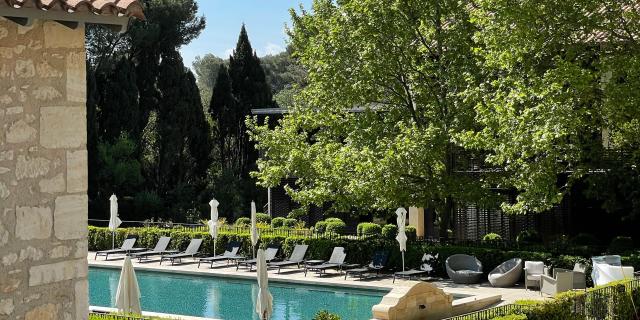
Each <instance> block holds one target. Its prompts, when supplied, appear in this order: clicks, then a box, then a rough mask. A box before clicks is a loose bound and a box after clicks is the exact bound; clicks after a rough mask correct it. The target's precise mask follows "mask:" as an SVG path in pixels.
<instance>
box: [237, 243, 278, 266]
mask: <svg viewBox="0 0 640 320" xmlns="http://www.w3.org/2000/svg"><path fill="white" fill-rule="evenodd" d="M278 250H279V248H278V247H268V248H267V250H266V251H265V253H264V259H265V260H266V261H267V263H268V262H270V261H272V260H274V259H275V258H276V255H277V254H278ZM257 263H258V259H257V258H256V259H249V260H243V261H238V262H237V263H236V271H237V270H238V269H239V268H240V266H243V267H247V268H249V271H251V270H252V269H253V266H255V265H256V264H257Z"/></svg>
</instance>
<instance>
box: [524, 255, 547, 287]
mask: <svg viewBox="0 0 640 320" xmlns="http://www.w3.org/2000/svg"><path fill="white" fill-rule="evenodd" d="M546 274H547V267H546V266H545V265H544V262H542V261H525V262H524V288H525V289H528V288H529V287H538V288H540V287H541V277H542V275H546Z"/></svg>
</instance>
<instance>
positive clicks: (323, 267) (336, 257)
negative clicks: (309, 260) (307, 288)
mask: <svg viewBox="0 0 640 320" xmlns="http://www.w3.org/2000/svg"><path fill="white" fill-rule="evenodd" d="M346 257H347V254H346V253H345V252H344V248H343V247H335V248H333V252H332V253H331V258H329V261H328V262H325V263H323V264H319V265H306V266H305V267H304V276H305V277H306V276H307V272H308V271H309V270H311V271H315V272H316V273H318V276H319V277H322V275H323V274H324V273H326V271H327V270H330V269H336V270H338V271H340V270H341V269H342V266H343V265H344V259H345V258H346Z"/></svg>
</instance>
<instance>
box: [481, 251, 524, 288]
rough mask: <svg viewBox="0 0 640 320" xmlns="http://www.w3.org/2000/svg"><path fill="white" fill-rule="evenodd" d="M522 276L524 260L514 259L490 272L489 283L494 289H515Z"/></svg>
mask: <svg viewBox="0 0 640 320" xmlns="http://www.w3.org/2000/svg"><path fill="white" fill-rule="evenodd" d="M521 276H522V259H520V258H513V259H511V260H507V261H505V262H503V263H502V264H501V265H499V266H497V267H496V268H495V269H493V270H492V271H491V272H489V282H490V283H491V285H492V286H494V287H502V288H506V287H513V286H514V285H515V284H516V283H517V282H518V280H520V277H521Z"/></svg>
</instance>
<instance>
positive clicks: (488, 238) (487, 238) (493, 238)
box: [482, 233, 502, 243]
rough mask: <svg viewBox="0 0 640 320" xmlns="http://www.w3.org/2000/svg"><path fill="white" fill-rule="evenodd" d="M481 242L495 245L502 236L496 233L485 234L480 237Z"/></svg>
mask: <svg viewBox="0 0 640 320" xmlns="http://www.w3.org/2000/svg"><path fill="white" fill-rule="evenodd" d="M482 241H483V242H488V243H496V242H500V241H502V236H501V235H499V234H497V233H487V234H485V235H484V237H482Z"/></svg>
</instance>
